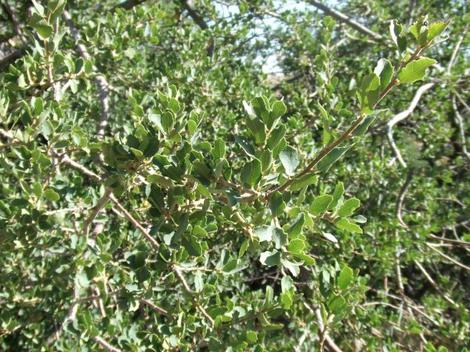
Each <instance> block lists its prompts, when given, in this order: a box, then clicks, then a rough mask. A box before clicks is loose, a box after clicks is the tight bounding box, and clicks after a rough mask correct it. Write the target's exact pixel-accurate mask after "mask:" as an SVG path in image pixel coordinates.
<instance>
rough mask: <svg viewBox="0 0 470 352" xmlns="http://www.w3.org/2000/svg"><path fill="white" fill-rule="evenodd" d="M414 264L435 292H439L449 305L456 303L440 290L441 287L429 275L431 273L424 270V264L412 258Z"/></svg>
mask: <svg viewBox="0 0 470 352" xmlns="http://www.w3.org/2000/svg"><path fill="white" fill-rule="evenodd" d="M413 262H414V263H415V264H416V266H417V267H418V269H419V270H420V271H421V272H422V273H423V275H424V277H425V278H426V279H427V280H428V282H429V283H430V284H431V286H432V287H434V288H435V289H436V291H437V292H439V293H440V294H441V296H442V297H443V298H444V299H445V300H446V301H447V302H449V303H450V304H451V305H453V306H455V305H456V303H455V301H454V300H452V298H450V297H449V296H448V295H447V294H446V293H445V292H443V291H442V290H441V288H440V287H439V286H438V285H437V283H436V282H435V281H434V280H433V278H432V277H431V275H429V273H428V272H427V271H426V269H425V268H424V266H423V265H422V264H421V263H420V262H418V261H417V260H414V261H413Z"/></svg>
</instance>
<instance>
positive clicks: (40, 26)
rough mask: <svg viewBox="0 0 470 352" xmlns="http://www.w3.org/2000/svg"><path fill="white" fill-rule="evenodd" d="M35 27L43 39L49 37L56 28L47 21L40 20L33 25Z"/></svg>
mask: <svg viewBox="0 0 470 352" xmlns="http://www.w3.org/2000/svg"><path fill="white" fill-rule="evenodd" d="M33 28H34V29H35V30H36V32H37V33H38V35H39V37H41V39H43V40H46V39H48V38H49V37H50V36H51V34H52V32H53V31H54V28H53V27H52V26H51V25H50V24H48V23H47V22H46V21H40V22H38V23H35V24H34V25H33Z"/></svg>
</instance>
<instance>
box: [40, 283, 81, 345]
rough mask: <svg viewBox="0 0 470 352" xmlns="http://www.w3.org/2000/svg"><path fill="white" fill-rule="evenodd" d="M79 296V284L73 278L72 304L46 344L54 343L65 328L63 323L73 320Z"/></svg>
mask: <svg viewBox="0 0 470 352" xmlns="http://www.w3.org/2000/svg"><path fill="white" fill-rule="evenodd" d="M79 296H80V288H79V286H78V285H77V284H76V282H75V280H74V289H73V299H72V301H71V302H73V303H72V305H71V306H70V308H69V310H68V312H67V314H66V315H65V318H64V320H63V321H62V324H60V326H59V328H58V329H56V330H55V331H54V332H53V333H52V334H51V335H50V336H49V337H48V338H47V340H46V345H47V346H50V345H52V344H53V343H54V341H56V340H58V339H59V337H60V335H61V334H62V332H63V331H64V329H65V325H66V324H67V323H68V322H69V321H71V320H75V316H76V315H77V310H78V304H79V302H80V300H79Z"/></svg>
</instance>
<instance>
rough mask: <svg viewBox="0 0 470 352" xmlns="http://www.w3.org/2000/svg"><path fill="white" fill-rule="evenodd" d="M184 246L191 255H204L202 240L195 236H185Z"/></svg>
mask: <svg viewBox="0 0 470 352" xmlns="http://www.w3.org/2000/svg"><path fill="white" fill-rule="evenodd" d="M182 244H183V246H184V248H186V250H187V251H188V253H189V255H192V256H195V257H199V256H200V255H202V246H201V241H200V240H199V239H198V238H197V237H195V236H185V237H184V238H183V240H182Z"/></svg>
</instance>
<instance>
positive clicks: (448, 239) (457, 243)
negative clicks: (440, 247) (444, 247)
mask: <svg viewBox="0 0 470 352" xmlns="http://www.w3.org/2000/svg"><path fill="white" fill-rule="evenodd" d="M429 237H431V238H433V239H435V240H438V241H443V242H449V243H452V244H456V245H460V246H463V247H470V242H467V241H461V240H452V239H450V238H445V237H439V236H436V235H433V234H431V235H429Z"/></svg>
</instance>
